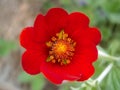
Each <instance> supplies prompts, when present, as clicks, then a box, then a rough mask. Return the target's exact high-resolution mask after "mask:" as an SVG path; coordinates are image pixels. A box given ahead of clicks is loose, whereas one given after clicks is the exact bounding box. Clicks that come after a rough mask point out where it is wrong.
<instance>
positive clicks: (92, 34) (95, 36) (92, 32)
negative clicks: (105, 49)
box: [86, 28, 101, 45]
mask: <svg viewBox="0 0 120 90" xmlns="http://www.w3.org/2000/svg"><path fill="white" fill-rule="evenodd" d="M86 33H87V36H88V38H90V39H91V40H93V42H94V43H95V44H96V45H97V44H99V43H100V41H101V33H100V31H99V30H98V29H97V28H89V29H88V30H86Z"/></svg>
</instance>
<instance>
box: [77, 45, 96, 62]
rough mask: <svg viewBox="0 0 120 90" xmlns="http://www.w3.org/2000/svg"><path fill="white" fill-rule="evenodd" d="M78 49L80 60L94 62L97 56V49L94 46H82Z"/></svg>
mask: <svg viewBox="0 0 120 90" xmlns="http://www.w3.org/2000/svg"><path fill="white" fill-rule="evenodd" d="M79 50H80V51H79V56H80V59H81V60H85V61H86V62H90V63H92V62H95V61H96V60H97V58H98V51H97V48H96V46H91V47H84V48H81V49H79Z"/></svg>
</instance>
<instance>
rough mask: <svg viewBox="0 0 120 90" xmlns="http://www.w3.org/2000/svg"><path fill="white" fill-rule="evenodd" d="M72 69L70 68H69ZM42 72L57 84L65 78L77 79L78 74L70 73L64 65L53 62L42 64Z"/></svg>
mask: <svg viewBox="0 0 120 90" xmlns="http://www.w3.org/2000/svg"><path fill="white" fill-rule="evenodd" d="M66 67H67V66H66ZM69 70H70V68H69ZM41 72H43V74H44V75H45V76H46V78H47V79H48V80H50V81H51V82H53V83H55V84H61V83H62V81H63V80H71V81H73V80H77V79H78V78H79V77H78V76H73V75H70V73H67V71H65V69H64V66H60V65H58V64H52V63H49V62H48V63H47V62H44V63H43V64H42V65H41Z"/></svg>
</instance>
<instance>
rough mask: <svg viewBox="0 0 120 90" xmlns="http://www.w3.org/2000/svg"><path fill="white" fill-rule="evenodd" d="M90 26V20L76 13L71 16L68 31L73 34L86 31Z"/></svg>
mask: <svg viewBox="0 0 120 90" xmlns="http://www.w3.org/2000/svg"><path fill="white" fill-rule="evenodd" d="M88 26H89V18H88V17H87V16H86V15H85V14H83V13H80V12H74V13H71V14H70V15H69V18H68V25H67V26H66V31H67V32H68V33H73V32H74V31H75V30H76V29H78V28H80V30H84V29H86V28H88Z"/></svg>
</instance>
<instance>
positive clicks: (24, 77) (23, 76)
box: [18, 72, 33, 83]
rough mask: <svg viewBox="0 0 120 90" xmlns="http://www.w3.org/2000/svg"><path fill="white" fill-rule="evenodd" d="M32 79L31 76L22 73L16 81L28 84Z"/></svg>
mask: <svg viewBox="0 0 120 90" xmlns="http://www.w3.org/2000/svg"><path fill="white" fill-rule="evenodd" d="M32 78H33V76H31V75H29V74H27V73H25V72H22V73H21V74H20V75H19V76H18V80H19V82H21V83H28V82H31V81H32Z"/></svg>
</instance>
